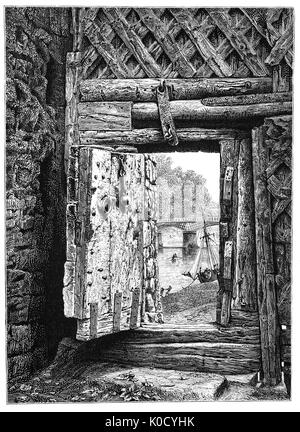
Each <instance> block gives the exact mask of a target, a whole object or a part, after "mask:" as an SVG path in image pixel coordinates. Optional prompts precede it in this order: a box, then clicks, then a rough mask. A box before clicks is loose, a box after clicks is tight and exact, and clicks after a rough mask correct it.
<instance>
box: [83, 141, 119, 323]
mask: <svg viewBox="0 0 300 432" xmlns="http://www.w3.org/2000/svg"><path fill="white" fill-rule="evenodd" d="M89 150H90V153H91V156H90V164H89V167H88V169H89V170H90V181H89V183H86V184H85V185H84V187H85V188H86V189H87V193H88V194H89V197H90V199H89V204H88V208H87V209H86V212H87V213H88V214H89V225H88V227H87V235H86V237H85V245H86V256H85V260H86V266H85V272H86V294H85V296H84V302H83V315H82V318H88V317H89V311H90V308H89V304H90V303H97V304H98V313H99V315H100V316H101V315H103V314H105V313H108V312H109V311H111V309H112V297H111V275H110V234H111V228H110V211H111V209H112V207H113V205H114V201H113V199H112V197H111V185H110V183H111V153H110V152H109V151H103V150H98V149H89ZM80 151H82V149H81V150H80Z"/></svg>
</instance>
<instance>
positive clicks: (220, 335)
mask: <svg viewBox="0 0 300 432" xmlns="http://www.w3.org/2000/svg"><path fill="white" fill-rule="evenodd" d="M122 341H123V342H124V343H125V342H126V343H127V342H128V343H129V342H130V343H135V344H137V343H141V344H144V343H151V344H153V343H192V342H207V343H220V342H222V343H237V344H238V343H242V344H259V342H260V337H259V327H258V320H257V326H256V327H247V328H246V327H234V328H231V327H220V326H218V327H217V326H213V325H207V326H200V325H194V326H192V325H190V326H183V325H182V326H180V324H177V325H173V326H171V325H167V323H166V324H161V325H158V324H156V325H155V324H152V325H150V324H149V325H147V326H143V327H140V328H138V329H135V330H134V331H132V332H126V333H123V335H122Z"/></svg>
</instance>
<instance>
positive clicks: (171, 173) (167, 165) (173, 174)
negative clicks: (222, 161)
mask: <svg viewBox="0 0 300 432" xmlns="http://www.w3.org/2000/svg"><path fill="white" fill-rule="evenodd" d="M157 176H158V178H164V179H165V180H167V182H168V184H169V186H171V187H172V186H175V185H178V184H181V185H183V184H185V183H187V182H188V181H190V182H192V183H194V184H195V185H196V184H200V185H202V186H204V204H205V205H206V206H207V205H209V204H210V203H211V202H212V198H211V196H210V194H209V192H208V189H207V188H206V187H205V183H206V178H204V177H203V176H202V175H201V174H197V173H196V172H195V171H194V170H187V171H184V170H183V169H182V168H181V167H175V168H172V159H171V157H170V156H165V155H162V154H160V155H158V157H157Z"/></svg>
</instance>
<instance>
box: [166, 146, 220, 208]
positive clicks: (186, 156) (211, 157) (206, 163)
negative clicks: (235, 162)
mask: <svg viewBox="0 0 300 432" xmlns="http://www.w3.org/2000/svg"><path fill="white" fill-rule="evenodd" d="M168 156H170V157H171V159H172V161H173V164H172V168H175V167H177V166H180V167H181V168H182V169H183V170H188V169H191V170H194V171H195V172H196V173H197V174H201V175H202V176H203V177H204V178H206V180H207V182H206V187H207V189H208V191H209V193H210V195H211V197H212V199H213V201H216V202H219V180H220V153H204V152H193V153H170V154H168Z"/></svg>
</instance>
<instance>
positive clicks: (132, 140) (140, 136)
mask: <svg viewBox="0 0 300 432" xmlns="http://www.w3.org/2000/svg"><path fill="white" fill-rule="evenodd" d="M240 134H241V135H246V133H244V132H241V131H237V130H234V129H200V128H187V129H177V135H178V138H179V143H180V144H184V143H199V142H201V141H219V140H222V139H234V138H235V137H237V136H238V135H240ZM80 144H81V145H84V146H98V145H101V146H103V145H108V146H111V147H118V146H147V145H157V146H163V145H165V143H164V138H163V134H162V131H161V130H160V129H150V128H149V129H133V130H131V131H84V132H80Z"/></svg>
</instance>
